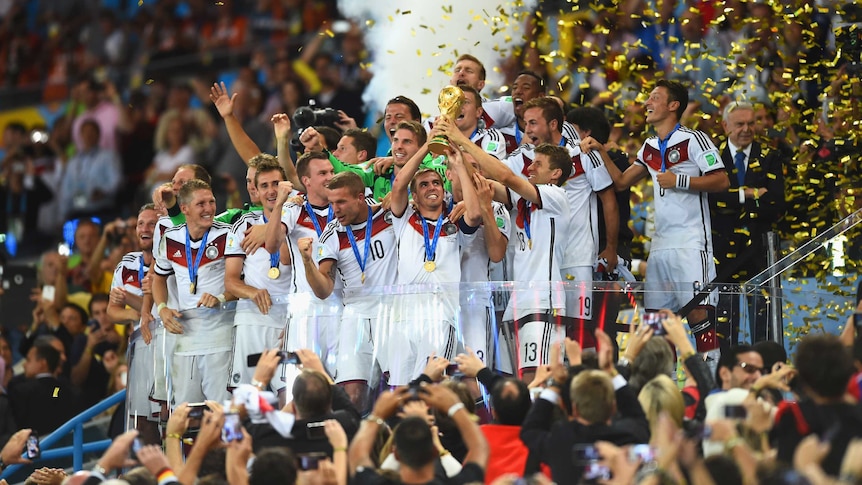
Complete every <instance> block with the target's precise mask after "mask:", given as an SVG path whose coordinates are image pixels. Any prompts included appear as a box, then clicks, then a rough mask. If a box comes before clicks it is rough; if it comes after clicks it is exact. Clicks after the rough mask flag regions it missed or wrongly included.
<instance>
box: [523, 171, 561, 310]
mask: <svg viewBox="0 0 862 485" xmlns="http://www.w3.org/2000/svg"><path fill="white" fill-rule="evenodd" d="M534 187H535V189H536V193H537V194H538V197H539V202H538V203H535V204H534V203H531V202H529V201H527V200H526V199H524V198H522V197H521V196H520V195H519V194H518V193H517V192H514V191H512V190H508V194H509V199H510V200H511V203H512V206H514V207H517V211H518V214H517V216H516V217H515V223H514V224H513V227H512V229H513V231H514V233H513V234H512V235H513V239H514V241H515V255H514V265H513V267H514V269H513V272H514V274H513V275H512V276H513V280H514V281H517V282H538V283H549V285H548V286H547V287H545V288H544V289H543V288H537V291H536V293H535V295H531V296H530V299H531V300H532V302H533V305H534V306H532V308H534V309H541V310H549V309H552V308H562V307H563V306H564V304H565V303H564V302H565V298H564V295H563V294H562V293H560V292H559V291H554V286H553V285H554V283H555V282H560V281H562V272H561V270H562V268H563V266H562V265H563V263H564V261H565V249H566V247H567V246H568V241H567V238H569V237H570V234H571V229H570V224H569V217H570V216H569V214H570V209H569V200H568V198H567V197H566V193H565V191H564V190H563V189H562V187H557V186H555V185H546V184H543V185H534ZM516 300H517V299H516V298H514V297H513V298H512V300H510V302H509V304H510V305H512V304H513V303H516ZM516 304H517V303H516ZM519 305H520V306H522V307H523V306H524V305H523V304H519Z"/></svg>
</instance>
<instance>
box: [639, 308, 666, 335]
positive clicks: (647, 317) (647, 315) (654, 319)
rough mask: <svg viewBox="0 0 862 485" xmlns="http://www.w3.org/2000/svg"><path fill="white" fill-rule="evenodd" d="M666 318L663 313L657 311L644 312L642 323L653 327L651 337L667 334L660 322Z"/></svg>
mask: <svg viewBox="0 0 862 485" xmlns="http://www.w3.org/2000/svg"><path fill="white" fill-rule="evenodd" d="M665 320H667V317H665V316H664V315H663V314H661V313H658V312H644V324H645V325H648V326H649V327H650V328H652V329H653V333H652V334H653V337H660V336H662V335H667V332H666V331H665V329H664V325H663V324H662V322H664V321H665Z"/></svg>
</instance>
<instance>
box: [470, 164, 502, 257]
mask: <svg viewBox="0 0 862 485" xmlns="http://www.w3.org/2000/svg"><path fill="white" fill-rule="evenodd" d="M473 183H474V184H475V186H476V195H477V196H478V198H479V206H480V207H481V211H482V224H483V226H484V231H485V249H486V250H487V251H488V258H490V259H491V261H493V262H495V263H499V262H500V261H502V260H503V258H504V257H505V256H506V246H507V245H508V244H509V236H508V234H503V231H501V230H500V229H501V227H500V224H498V222H497V216H498V214H495V213H494V205H493V204H491V201H492V200H493V199H494V196H495V195H496V191H495V190H494V185H493V184H494V183H495V182H493V181H492V180H488V179H486V178H485V177H483V176H482V175H481V174H479V173H474V174H473ZM497 185H500V184H497ZM501 191H502V192H503V196H505V189H504V188H503V187H502V186H501ZM500 211H501V212H502V214H499V216H500V218H501V219H502V223H503V224H504V225H508V224H509V214H508V212H507V211H506V210H505V209H502V208H501V209H500Z"/></svg>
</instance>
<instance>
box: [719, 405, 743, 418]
mask: <svg viewBox="0 0 862 485" xmlns="http://www.w3.org/2000/svg"><path fill="white" fill-rule="evenodd" d="M747 416H748V411H746V410H745V406H743V405H742V404H727V405H725V406H724V417H725V418H727V419H745V418H746V417H747Z"/></svg>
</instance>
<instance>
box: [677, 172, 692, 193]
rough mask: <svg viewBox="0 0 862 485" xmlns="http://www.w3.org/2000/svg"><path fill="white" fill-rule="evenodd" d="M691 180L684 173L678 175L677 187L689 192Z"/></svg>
mask: <svg viewBox="0 0 862 485" xmlns="http://www.w3.org/2000/svg"><path fill="white" fill-rule="evenodd" d="M690 182H691V179H690V178H689V177H688V175H686V174H684V173H678V174H676V187H677V188H679V189H682V190H688V186H689V183H690Z"/></svg>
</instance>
